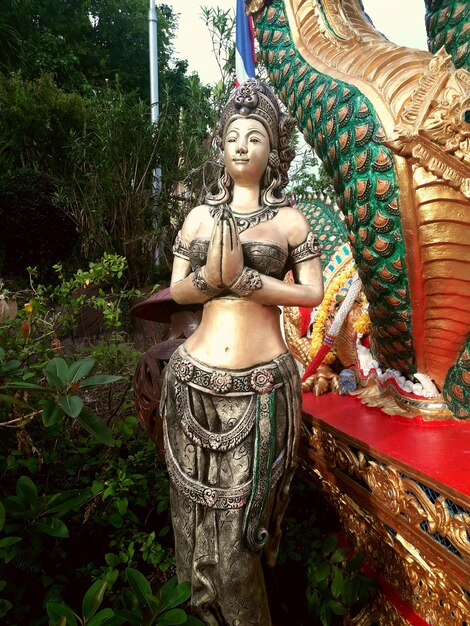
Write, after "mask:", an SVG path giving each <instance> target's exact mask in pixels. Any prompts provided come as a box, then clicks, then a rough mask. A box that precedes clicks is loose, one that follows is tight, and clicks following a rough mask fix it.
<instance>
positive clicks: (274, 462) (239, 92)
mask: <svg viewBox="0 0 470 626" xmlns="http://www.w3.org/2000/svg"><path fill="white" fill-rule="evenodd" d="M292 126H293V121H292V119H291V118H289V117H288V116H286V115H284V114H283V113H282V112H281V111H280V109H279V106H278V103H277V101H276V98H275V96H274V95H273V93H272V92H271V91H270V90H269V89H268V87H267V86H266V85H264V84H263V83H260V82H258V81H256V80H254V79H250V80H248V81H247V82H246V83H244V84H243V85H241V86H240V87H238V88H237V89H236V90H235V91H234V92H233V94H232V96H231V98H230V100H229V102H228V103H227V105H226V107H225V108H224V110H223V113H222V117H221V120H220V123H219V125H218V127H217V140H218V144H219V147H220V149H221V151H222V155H223V159H224V161H225V165H224V168H223V171H222V173H221V176H220V179H219V191H218V193H217V194H215V195H209V196H208V197H207V198H206V204H204V205H201V206H198V207H196V208H195V209H193V210H192V211H191V212H190V213H189V215H188V216H187V218H186V220H185V222H184V224H183V227H182V229H181V231H180V233H179V235H178V237H177V239H176V242H175V245H174V249H173V251H174V255H175V258H174V265H173V273H172V279H171V294H172V297H173V298H174V300H175V301H176V302H178V303H180V304H188V303H203V305H204V308H203V315H202V321H201V324H200V325H199V327H198V328H197V330H196V331H195V332H194V334H193V335H191V337H190V338H189V339H188V340H187V341H186V343H185V344H184V345H183V346H182V347H180V348H179V349H178V350H177V351H176V352H175V353H174V355H173V356H172V358H171V360H170V362H169V365H168V367H167V369H166V376H165V384H164V388H163V392H162V398H161V414H162V416H163V419H164V439H165V454H166V460H167V464H168V470H169V474H170V485H171V510H172V519H173V526H174V532H175V538H176V562H177V572H178V578H179V579H180V580H188V581H190V583H191V585H192V609H193V611H194V613H195V614H196V615H197V616H198V617H200V618H201V619H202V620H203V621H204V622H205V623H206V624H208V626H249V625H253V626H254V625H256V626H269V625H270V624H271V620H270V616H269V607H268V603H267V598H266V590H265V586H264V579H263V573H262V569H261V555H262V554H263V553H264V555H265V557H266V559H267V562H268V563H269V564H274V561H275V559H276V554H277V548H278V543H279V538H280V522H281V519H282V516H283V514H284V510H285V507H286V504H287V498H288V489H289V483H290V480H291V477H292V474H293V470H294V466H295V458H296V452H297V443H298V436H299V428H300V407H301V389H300V381H299V375H298V371H297V368H296V365H295V363H294V361H293V359H292V357H291V356H290V354H289V353H288V351H287V347H286V344H285V342H284V339H283V336H282V332H281V326H280V310H279V308H278V307H279V306H280V305H285V306H292V305H296V306H305V307H312V306H317V305H318V304H319V303H320V302H321V299H322V296H323V283H322V274H321V267H320V261H319V258H318V257H319V254H320V250H319V247H318V244H317V242H316V240H315V238H314V237H313V235H312V233H311V231H310V227H309V224H308V222H307V221H306V219H305V218H304V216H303V215H302V214H301V213H300V212H299V211H297V209H295V208H292V207H290V206H288V205H287V203H286V199H285V196H284V194H283V193H282V190H283V188H284V187H285V185H286V184H287V181H288V178H287V171H288V168H289V165H290V162H291V160H292V158H293V151H292V150H291V149H290V148H289V139H290V134H291V131H292ZM289 269H292V271H293V274H294V278H295V283H286V282H283V278H284V275H285V273H286V272H287V271H288V270H289Z"/></svg>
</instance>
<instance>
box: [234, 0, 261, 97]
mask: <svg viewBox="0 0 470 626" xmlns="http://www.w3.org/2000/svg"><path fill="white" fill-rule="evenodd" d="M235 25H236V26H235V28H236V35H235V71H236V75H237V83H236V84H237V87H238V85H240V84H241V83H244V82H245V81H246V80H247V79H248V78H254V77H255V61H256V56H255V37H254V33H253V20H252V18H251V16H250V17H248V16H247V14H246V13H245V2H244V0H237V14H236V19H235Z"/></svg>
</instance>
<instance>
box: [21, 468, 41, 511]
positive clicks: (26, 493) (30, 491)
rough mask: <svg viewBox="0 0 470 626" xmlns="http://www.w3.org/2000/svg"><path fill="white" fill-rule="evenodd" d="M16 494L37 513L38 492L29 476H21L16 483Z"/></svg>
mask: <svg viewBox="0 0 470 626" xmlns="http://www.w3.org/2000/svg"><path fill="white" fill-rule="evenodd" d="M16 493H17V494H18V496H19V497H20V498H23V499H24V500H26V502H28V504H29V505H30V507H31V508H32V509H33V510H34V511H35V510H36V509H37V508H38V504H39V503H38V490H37V489H36V485H35V484H34V483H33V481H32V480H31V478H29V476H20V478H18V480H17V481H16Z"/></svg>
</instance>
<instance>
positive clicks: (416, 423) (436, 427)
mask: <svg viewBox="0 0 470 626" xmlns="http://www.w3.org/2000/svg"><path fill="white" fill-rule="evenodd" d="M302 408H303V410H304V412H305V413H308V414H309V415H312V416H314V417H316V418H318V419H320V420H322V421H324V422H325V423H326V424H328V425H329V426H330V427H331V428H333V429H336V430H338V431H340V432H342V433H344V434H346V435H347V436H348V437H350V438H351V439H353V440H356V441H357V442H361V444H362V446H363V445H364V444H366V445H367V446H370V448H371V451H372V450H374V449H375V450H379V451H380V452H382V454H383V455H386V456H388V457H390V460H391V461H393V462H394V463H395V464H396V462H397V461H398V462H401V463H403V464H404V465H406V466H411V467H413V468H414V469H415V470H417V471H418V472H420V473H422V474H423V475H424V476H426V477H427V478H429V479H430V480H431V481H432V482H434V483H437V484H441V485H445V486H446V491H447V492H448V493H449V491H454V492H455V495H456V496H457V498H458V496H459V494H464V495H466V496H470V424H468V423H467V422H458V421H446V422H427V421H424V420H423V419H422V418H421V417H414V418H407V417H402V416H398V415H394V416H389V415H384V413H383V412H382V411H381V410H380V409H377V408H371V407H368V406H365V405H363V404H361V402H360V400H359V399H358V398H355V397H352V396H339V395H337V394H333V393H329V394H325V395H322V396H315V395H314V394H312V393H305V394H304V395H303V403H302Z"/></svg>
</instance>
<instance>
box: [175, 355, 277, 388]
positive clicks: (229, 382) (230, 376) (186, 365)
mask: <svg viewBox="0 0 470 626" xmlns="http://www.w3.org/2000/svg"><path fill="white" fill-rule="evenodd" d="M169 367H170V368H171V369H172V371H173V373H174V374H175V376H176V378H178V380H180V381H181V382H183V383H186V384H187V385H191V387H195V388H196V389H199V390H200V391H204V392H205V393H209V394H212V395H227V396H238V395H249V394H254V393H259V394H264V393H270V392H271V391H272V390H273V389H277V388H278V387H281V386H282V385H283V384H284V383H283V380H282V375H281V372H280V371H279V368H278V366H277V365H276V363H268V364H266V365H264V366H261V367H260V366H256V367H252V368H249V369H245V370H242V371H237V370H227V369H213V368H210V367H206V366H204V364H203V363H199V362H197V361H195V360H194V359H193V358H191V357H190V356H189V354H188V353H187V352H186V351H185V349H184V348H183V346H180V348H178V350H177V351H176V352H175V353H174V355H173V357H172V358H171V360H170V363H169Z"/></svg>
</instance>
